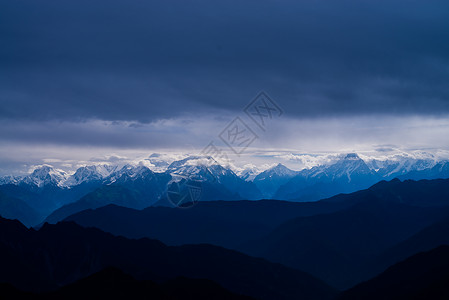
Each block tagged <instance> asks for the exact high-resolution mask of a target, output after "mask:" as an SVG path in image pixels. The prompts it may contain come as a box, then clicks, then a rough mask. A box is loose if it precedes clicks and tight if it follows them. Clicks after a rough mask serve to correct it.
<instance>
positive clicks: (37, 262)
mask: <svg viewBox="0 0 449 300" xmlns="http://www.w3.org/2000/svg"><path fill="white" fill-rule="evenodd" d="M0 263H1V264H2V265H3V264H4V265H6V266H9V268H2V269H0V281H2V282H7V283H11V284H14V285H15V286H17V287H19V288H22V289H28V290H30V289H31V290H37V291H42V290H45V289H50V288H54V287H56V286H60V285H65V284H68V283H72V282H74V281H76V280H78V279H80V278H83V277H86V276H88V275H90V274H93V273H95V272H98V271H100V270H102V269H104V268H105V267H108V266H112V267H116V268H119V269H121V270H123V271H124V272H125V273H128V274H130V275H132V276H134V277H135V278H136V279H138V280H153V281H156V282H162V281H166V280H167V279H171V278H176V277H179V276H184V277H188V278H205V279H210V280H213V281H215V282H217V283H218V284H220V285H221V286H223V287H224V288H226V289H229V290H230V291H232V292H234V293H238V294H243V295H249V296H253V297H255V298H260V299H332V297H334V295H335V292H334V290H333V289H331V288H329V287H328V286H327V285H325V284H324V283H322V282H321V281H319V280H317V279H315V278H313V277H311V276H310V275H308V274H306V273H303V272H300V271H296V270H293V269H289V268H287V267H284V266H282V265H278V264H273V263H269V262H267V261H265V260H263V259H258V258H252V257H249V256H247V255H244V254H242V253H239V252H236V251H231V250H227V249H224V248H220V247H216V246H211V245H185V246H180V247H168V246H166V245H164V244H163V243H161V242H159V241H156V240H149V239H139V240H130V239H126V238H123V237H115V236H113V235H111V234H108V233H104V232H102V231H100V230H98V229H93V228H90V229H84V228H82V227H80V226H78V225H76V224H74V223H59V224H57V225H49V224H45V225H44V226H43V227H42V228H41V229H40V230H39V231H34V230H27V229H26V228H25V227H24V226H21V225H20V224H19V223H18V222H14V221H9V220H5V219H0ZM12 270H14V272H12ZM12 274H18V275H21V276H18V277H15V276H11V275H12ZM33 274H36V275H33ZM37 274H38V275H37Z"/></svg>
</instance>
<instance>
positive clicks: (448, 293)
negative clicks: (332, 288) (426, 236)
mask: <svg viewBox="0 0 449 300" xmlns="http://www.w3.org/2000/svg"><path fill="white" fill-rule="evenodd" d="M448 298H449V246H440V247H438V248H436V249H434V250H431V251H429V252H423V253H419V254H416V255H414V256H412V257H410V258H408V259H406V260H404V261H402V262H400V263H398V264H396V265H394V266H391V267H390V268H388V269H387V270H386V271H385V272H383V273H382V274H380V275H379V276H377V277H376V278H373V279H371V280H369V281H367V282H364V283H361V284H359V285H357V286H355V287H353V288H351V289H349V290H348V291H346V292H344V293H343V294H342V295H341V296H340V298H339V299H340V300H352V299H354V300H355V299H357V300H358V299H364V300H370V299H376V300H377V299H385V300H402V299H404V300H405V299H407V300H409V299H410V300H414V299H416V300H418V299H422V300H427V299H448Z"/></svg>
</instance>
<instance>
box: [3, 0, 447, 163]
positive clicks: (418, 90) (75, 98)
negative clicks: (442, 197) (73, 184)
mask: <svg viewBox="0 0 449 300" xmlns="http://www.w3.org/2000/svg"><path fill="white" fill-rule="evenodd" d="M0 45H1V47H0V125H1V126H2V130H1V131H0V143H2V145H3V146H2V149H0V151H2V153H7V152H8V151H11V149H17V148H14V146H12V145H21V146H20V147H25V149H26V147H29V146H30V145H35V146H36V145H42V146H43V145H45V147H47V145H53V146H54V147H56V146H58V145H59V146H61V147H62V146H69V147H75V148H76V147H105V149H106V148H107V149H110V148H136V149H137V148H139V149H142V148H145V149H147V148H184V149H185V148H189V147H190V148H195V149H196V148H201V147H203V146H204V144H205V143H206V144H207V141H209V140H211V139H213V138H214V137H216V136H217V134H218V133H219V132H220V130H221V129H222V128H224V126H226V124H227V123H228V122H229V121H230V120H232V118H233V117H235V116H238V115H240V114H242V110H243V108H244V107H245V105H247V103H248V102H249V101H251V100H252V99H253V98H254V97H255V96H256V95H257V93H258V92H259V91H261V90H264V91H266V92H268V94H269V95H270V96H271V97H272V98H273V99H274V100H275V101H276V102H277V103H278V105H279V106H280V107H282V109H283V111H284V112H285V114H284V118H283V119H282V121H281V122H278V123H277V124H276V125H273V128H276V131H275V132H274V133H273V134H270V132H268V133H266V136H267V138H266V139H265V140H262V139H261V140H260V142H261V144H260V145H259V147H260V148H263V147H271V148H279V147H284V148H286V147H291V148H294V149H298V148H301V147H304V148H307V149H305V150H307V151H309V150H313V149H314V148H320V149H322V148H324V147H328V148H333V149H337V150H345V149H347V148H348V147H353V148H355V147H356V145H358V144H363V147H366V146H367V145H368V146H370V147H371V146H372V147H376V146H375V145H380V144H386V143H395V142H397V143H396V144H400V145H399V146H403V147H414V146H416V147H425V146H426V143H425V141H429V143H430V141H441V139H444V136H445V135H446V134H447V124H446V123H447V122H446V120H447V115H448V114H449V84H448V82H449V2H448V1H443V0H431V1H416V0H407V1H406V0H391V1H364V0H363V1H359V0H357V1H356V0H343V1H316V0H314V1H312V0H303V1H290V0H285V1H274V0H266V1H265V0H262V1H256V0H247V1H236V0H230V1H206V0H192V1H174V0H164V1H162V0H161V1H143V0H137V1H124V0H111V1H99V0H93V1H92V0H90V1H87V0H80V1H60V0H42V1H32V0H4V1H1V2H0ZM364 118H365V119H366V120H369V121H368V122H366V121H364V120H365V119H364ZM395 118H396V119H395ZM353 120H357V121H356V122H354V121H353ZM393 120H394V121H393ZM416 120H419V122H418V123H419V124H421V125H423V126H424V127H422V128H428V131H425V130H424V129H422V128H421V129H420V130H415V129H411V128H412V127H413V128H414V127H416V126H417V125H416V124H418V123H416V122H415V121H416ZM435 120H436V121H435ZM301 122H303V123H301ZM404 122H405V123H404ZM429 122H430V123H431V124H433V125H432V126H431V127H426V124H429ZM385 123H388V124H389V125H388V126H390V127H389V129H388V130H387V131H385V132H384V131H383V132H379V130H378V129H376V128H378V126H382V124H385ZM409 123H410V124H409ZM304 124H306V125H304ZM307 124H309V125H307ZM310 124H314V125H313V126H312V125H310ZM361 124H365V125H366V126H370V127H369V128H365V131H363V132H362V133H360V132H359V131H360V130H359V129H358V128H355V127H354V126H360V125H361ZM391 124H396V125H395V126H396V127H393V126H391ZM435 124H437V125H435ZM438 124H444V125H438ZM434 125H435V126H436V127H435V126H434ZM418 127H419V126H418ZM330 128H331V129H333V130H331V131H329V129H330ZM435 128H437V129H435ZM337 129H338V130H341V132H337ZM326 131H327V132H326ZM404 132H406V133H407V134H406V135H405V136H407V140H405V139H401V137H403V136H404ZM410 132H412V133H413V132H414V133H415V135H411V134H410ZM418 135H419V136H418ZM319 137H326V138H322V139H320V138H319ZM339 137H340V140H338V138H339ZM342 139H344V140H342ZM264 141H265V142H264ZM268 141H269V142H268ZM330 141H334V142H330ZM267 143H268V145H267ZM401 143H402V144H401ZM440 144H441V145H440ZM443 144H444V143H439V144H438V145H437V146H438V147H445V145H443ZM5 145H8V146H5ZM305 145H307V147H306V146H305ZM17 147H18V146H17ZM43 147H44V146H43ZM363 147H362V148H363ZM432 147H436V145H432ZM45 149H48V148H45ZM301 149H302V148H301ZM355 150H357V149H355ZM18 152H20V151H18ZM21 153H22V152H21ZM9 156H10V155H9ZM9 156H8V157H9ZM12 159H13V158H11V159H10V160H8V161H9V162H10V161H11V160H12ZM16 159H17V161H20V159H19V158H16ZM4 165H9V163H6V162H4ZM8 168H9V167H8Z"/></svg>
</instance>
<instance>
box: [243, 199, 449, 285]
mask: <svg viewBox="0 0 449 300" xmlns="http://www.w3.org/2000/svg"><path fill="white" fill-rule="evenodd" d="M448 215H449V208H444V209H442V208H423V207H414V206H409V205H404V204H398V203H390V202H387V201H382V200H371V201H367V202H361V203H359V204H357V205H355V206H353V207H351V208H350V209H348V210H345V211H341V212H337V213H333V214H327V215H318V216H311V217H301V218H296V219H294V220H291V221H289V222H286V223H285V224H283V225H281V226H279V227H278V228H277V229H275V230H274V231H273V232H271V233H270V234H269V235H267V236H266V237H264V238H262V239H260V240H258V241H254V242H249V243H248V244H247V245H246V246H244V247H242V248H240V250H242V251H244V252H245V253H248V254H250V255H253V256H257V257H264V258H266V259H268V260H270V261H274V262H279V263H282V264H285V265H287V266H291V267H294V268H297V269H300V270H305V271H306V272H309V273H311V274H313V275H315V276H317V277H318V278H321V279H323V280H325V281H326V282H328V283H330V284H332V285H334V286H336V287H339V288H345V287H346V288H347V287H350V286H352V285H353V284H355V283H357V282H359V280H360V274H361V270H360V266H361V265H363V264H364V263H365V262H366V261H368V260H370V259H372V258H373V257H374V256H377V255H379V254H380V253H382V252H383V251H385V250H386V249H388V248H390V247H392V246H393V245H395V244H397V243H399V242H401V241H403V240H405V239H407V238H408V237H410V236H411V235H413V234H414V233H416V232H417V231H419V230H421V229H422V228H424V227H426V226H428V225H430V224H432V223H433V222H435V221H436V220H439V219H441V218H443V217H445V216H448Z"/></svg>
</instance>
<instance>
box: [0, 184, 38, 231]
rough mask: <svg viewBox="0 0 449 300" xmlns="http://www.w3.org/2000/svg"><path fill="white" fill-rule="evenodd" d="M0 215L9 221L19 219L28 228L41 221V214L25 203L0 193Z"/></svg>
mask: <svg viewBox="0 0 449 300" xmlns="http://www.w3.org/2000/svg"><path fill="white" fill-rule="evenodd" d="M0 215H1V216H2V217H4V218H8V219H18V220H19V221H21V222H22V223H23V224H25V225H26V226H32V225H34V224H37V223H38V222H40V221H41V219H40V217H39V214H38V213H37V212H36V211H35V210H34V209H32V208H31V207H30V206H29V205H28V204H26V203H25V202H24V201H22V200H20V199H17V198H12V197H9V196H8V195H5V194H4V193H2V192H1V191H0Z"/></svg>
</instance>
